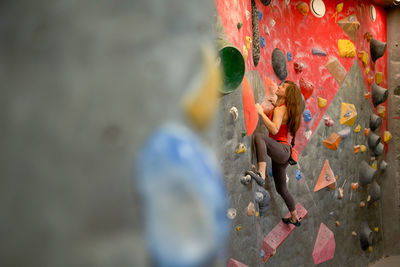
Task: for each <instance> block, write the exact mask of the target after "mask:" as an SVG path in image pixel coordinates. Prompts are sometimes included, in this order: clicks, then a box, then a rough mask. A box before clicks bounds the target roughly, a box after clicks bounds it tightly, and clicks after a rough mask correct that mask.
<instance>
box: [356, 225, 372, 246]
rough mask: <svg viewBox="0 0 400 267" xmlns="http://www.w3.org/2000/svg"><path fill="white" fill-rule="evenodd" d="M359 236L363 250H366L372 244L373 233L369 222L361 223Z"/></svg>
mask: <svg viewBox="0 0 400 267" xmlns="http://www.w3.org/2000/svg"><path fill="white" fill-rule="evenodd" d="M359 236H360V244H361V248H362V250H366V249H367V248H368V247H369V246H371V245H372V241H373V233H372V231H371V229H370V228H369V225H368V222H366V221H364V222H362V223H361V224H360V230H359Z"/></svg>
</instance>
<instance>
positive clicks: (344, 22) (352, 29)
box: [337, 14, 360, 42]
mask: <svg viewBox="0 0 400 267" xmlns="http://www.w3.org/2000/svg"><path fill="white" fill-rule="evenodd" d="M337 24H338V25H339V27H340V28H342V29H343V31H344V32H345V33H347V35H348V36H349V37H350V39H351V40H353V42H355V41H356V39H357V30H358V29H359V28H360V22H359V21H358V20H357V16H356V15H355V14H352V15H350V16H348V17H346V18H344V19H341V20H339V21H338V22H337Z"/></svg>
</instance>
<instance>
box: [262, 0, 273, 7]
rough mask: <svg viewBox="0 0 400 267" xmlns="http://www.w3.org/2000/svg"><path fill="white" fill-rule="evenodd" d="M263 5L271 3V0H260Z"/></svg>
mask: <svg viewBox="0 0 400 267" xmlns="http://www.w3.org/2000/svg"><path fill="white" fill-rule="evenodd" d="M260 1H261V3H263V5H264V6H268V5H269V4H270V3H271V0H260Z"/></svg>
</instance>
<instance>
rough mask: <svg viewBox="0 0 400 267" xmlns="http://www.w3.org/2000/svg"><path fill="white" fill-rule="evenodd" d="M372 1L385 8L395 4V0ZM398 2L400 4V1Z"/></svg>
mask: <svg viewBox="0 0 400 267" xmlns="http://www.w3.org/2000/svg"><path fill="white" fill-rule="evenodd" d="M372 2H375V4H377V5H379V6H382V7H385V8H386V7H387V8H389V7H393V6H395V0H372ZM398 4H400V3H398Z"/></svg>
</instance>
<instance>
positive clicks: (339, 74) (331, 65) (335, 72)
mask: <svg viewBox="0 0 400 267" xmlns="http://www.w3.org/2000/svg"><path fill="white" fill-rule="evenodd" d="M325 67H326V68H327V69H328V71H329V72H330V73H331V74H332V76H333V77H334V78H335V80H336V81H337V83H338V84H339V85H342V83H343V81H344V78H345V77H346V74H347V71H346V69H345V68H344V67H343V65H342V63H340V61H339V60H338V59H337V58H336V57H330V58H329V60H328V62H327V63H326V65H325Z"/></svg>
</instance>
